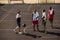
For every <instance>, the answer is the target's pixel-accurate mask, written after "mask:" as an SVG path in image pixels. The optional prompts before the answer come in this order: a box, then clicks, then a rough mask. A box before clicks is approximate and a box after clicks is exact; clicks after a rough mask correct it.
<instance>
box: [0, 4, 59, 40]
mask: <svg viewBox="0 0 60 40" xmlns="http://www.w3.org/2000/svg"><path fill="white" fill-rule="evenodd" d="M50 6H52V7H53V8H54V10H55V16H54V24H53V25H54V28H53V29H51V27H50V25H49V21H48V18H47V24H46V27H47V33H46V34H45V33H44V32H43V29H44V28H43V26H42V25H41V14H42V13H41V11H42V9H46V14H47V11H48V9H49V7H50ZM34 8H37V11H38V12H39V15H40V16H39V29H40V31H39V32H38V31H35V32H34V31H33V29H32V18H31V17H32V12H33V9H34ZM18 11H21V15H22V21H21V25H22V24H24V23H25V24H26V25H27V29H26V32H27V34H22V35H21V34H16V33H15V32H14V31H13V29H14V28H15V27H16V26H17V24H16V17H15V16H16V14H17V12H18ZM21 29H22V30H23V27H21ZM22 30H21V31H22ZM0 40H60V4H9V5H2V6H0Z"/></svg>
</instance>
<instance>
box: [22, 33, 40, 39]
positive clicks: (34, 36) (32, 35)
mask: <svg viewBox="0 0 60 40" xmlns="http://www.w3.org/2000/svg"><path fill="white" fill-rule="evenodd" d="M23 35H26V36H30V37H33V38H40V37H41V36H37V35H34V34H29V33H23Z"/></svg>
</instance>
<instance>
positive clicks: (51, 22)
mask: <svg viewBox="0 0 60 40" xmlns="http://www.w3.org/2000/svg"><path fill="white" fill-rule="evenodd" d="M50 24H51V27H52V28H53V19H51V21H50Z"/></svg>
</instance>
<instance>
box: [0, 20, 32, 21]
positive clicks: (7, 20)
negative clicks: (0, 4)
mask: <svg viewBox="0 0 60 40" xmlns="http://www.w3.org/2000/svg"><path fill="white" fill-rule="evenodd" d="M0 21H2V20H0ZM4 21H16V20H4ZM22 21H32V20H22Z"/></svg>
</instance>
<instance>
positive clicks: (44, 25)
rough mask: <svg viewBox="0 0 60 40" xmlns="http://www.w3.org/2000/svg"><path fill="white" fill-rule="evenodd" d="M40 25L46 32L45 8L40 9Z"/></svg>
mask: <svg viewBox="0 0 60 40" xmlns="http://www.w3.org/2000/svg"><path fill="white" fill-rule="evenodd" d="M42 25H43V27H44V32H45V33H46V12H45V9H44V10H43V11H42Z"/></svg>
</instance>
